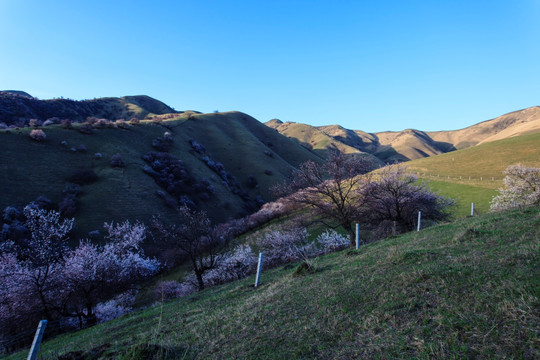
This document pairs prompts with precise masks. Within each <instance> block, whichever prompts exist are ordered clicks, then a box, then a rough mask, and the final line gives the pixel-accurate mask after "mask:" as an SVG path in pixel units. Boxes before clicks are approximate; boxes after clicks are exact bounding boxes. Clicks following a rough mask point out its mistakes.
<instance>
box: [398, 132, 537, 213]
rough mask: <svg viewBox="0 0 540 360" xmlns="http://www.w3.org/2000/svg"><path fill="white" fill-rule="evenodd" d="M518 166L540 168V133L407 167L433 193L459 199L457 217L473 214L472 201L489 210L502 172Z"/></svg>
mask: <svg viewBox="0 0 540 360" xmlns="http://www.w3.org/2000/svg"><path fill="white" fill-rule="evenodd" d="M516 163H522V164H524V165H527V166H535V167H540V133H536V134H529V135H522V136H517V137H513V138H509V139H504V140H499V141H494V142H490V143H486V144H482V145H478V146H475V147H472V148H468V149H464V150H458V151H454V152H450V153H446V154H442V155H437V156H432V157H429V158H425V159H419V160H414V161H410V162H407V164H406V165H407V166H408V167H409V168H410V169H411V170H413V171H415V172H418V175H419V177H420V178H422V179H424V180H426V181H428V183H429V184H430V186H431V187H432V188H433V189H434V190H436V191H439V192H440V193H441V194H443V195H446V196H448V197H450V198H455V199H457V200H458V207H457V209H456V210H455V214H456V215H457V216H465V215H467V214H470V206H471V202H474V203H475V208H476V209H477V210H478V211H479V212H486V211H487V210H488V209H489V203H490V201H491V199H492V197H493V196H494V195H496V194H497V191H496V190H497V189H498V188H500V187H502V178H503V176H504V175H503V171H504V170H505V169H506V168H507V167H508V166H509V165H512V164H516ZM469 176H470V177H471V179H470V180H469ZM460 177H461V179H460ZM492 179H493V180H492Z"/></svg>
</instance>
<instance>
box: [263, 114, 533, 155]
mask: <svg viewBox="0 0 540 360" xmlns="http://www.w3.org/2000/svg"><path fill="white" fill-rule="evenodd" d="M266 125H267V126H270V127H272V128H274V129H276V130H277V131H279V132H280V133H282V134H283V135H285V136H288V137H292V138H296V139H297V140H298V141H299V142H300V143H301V144H303V145H304V146H306V145H307V146H308V147H310V148H314V149H315V148H316V149H326V150H327V149H329V148H330V147H336V148H343V147H345V148H346V149H347V150H348V152H354V150H350V149H349V148H353V149H356V150H357V151H361V152H367V153H369V154H372V155H374V156H376V157H377V158H379V159H380V160H381V161H384V162H387V163H391V162H402V161H408V160H415V159H421V158H425V157H429V156H433V155H438V154H443V153H446V152H449V151H453V150H458V149H464V148H467V147H471V146H475V145H479V144H484V143H488V142H492V141H496V140H501V139H505V138H509V137H514V136H519V135H524V134H530V133H535V132H540V106H533V107H530V108H526V109H522V110H517V111H513V112H510V113H507V114H504V115H501V116H499V117H497V118H494V119H490V120H486V121H482V122H480V123H478V124H475V125H472V126H469V127H466V128H463V129H459V130H451V131H426V132H424V131H421V130H417V129H405V130H402V131H383V132H376V133H367V132H364V131H361V130H350V129H346V128H344V127H342V126H340V125H327V126H311V125H307V124H298V123H291V122H286V123H283V122H279V123H278V122H275V121H270V122H267V123H266ZM293 129H296V130H293ZM298 129H301V131H298ZM320 133H322V134H324V135H325V136H327V137H328V139H327V138H323V137H321V136H320Z"/></svg>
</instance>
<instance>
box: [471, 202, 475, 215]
mask: <svg viewBox="0 0 540 360" xmlns="http://www.w3.org/2000/svg"><path fill="white" fill-rule="evenodd" d="M471 216H474V203H471Z"/></svg>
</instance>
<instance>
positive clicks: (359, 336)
mask: <svg viewBox="0 0 540 360" xmlns="http://www.w3.org/2000/svg"><path fill="white" fill-rule="evenodd" d="M539 229H540V208H530V209H526V210H524V211H518V210H514V211H510V212H503V213H496V214H489V215H485V216H481V217H474V218H467V219H463V220H460V221H458V222H455V223H451V224H443V225H438V226H434V227H432V228H428V229H425V230H422V231H420V232H411V233H408V234H405V235H402V236H398V237H395V238H392V239H387V240H382V241H378V242H375V243H371V244H368V245H366V246H363V247H361V249H360V250H359V251H354V250H345V251H342V252H338V253H334V254H331V255H327V256H324V257H321V258H319V259H317V260H316V261H315V264H316V266H317V271H316V272H315V273H311V274H307V275H304V276H294V273H295V269H296V267H295V266H285V267H283V268H277V269H273V270H266V271H264V273H263V276H262V285H261V286H260V287H259V288H253V286H252V283H253V277H251V278H248V279H246V280H241V281H237V282H233V283H229V284H226V285H223V286H218V287H214V288H210V289H206V290H204V291H202V292H199V293H196V294H194V295H191V296H189V297H187V298H183V299H178V300H174V301H171V302H168V303H164V304H162V305H158V306H155V307H153V308H149V309H147V310H144V311H140V312H137V313H134V314H131V315H128V316H124V317H122V318H120V319H117V320H115V321H112V322H109V323H104V324H100V325H97V326H95V327H92V328H89V329H87V330H84V331H80V332H78V333H73V334H67V335H63V336H59V337H57V338H55V339H52V340H50V341H46V342H45V343H44V345H43V346H42V350H41V356H42V358H43V359H56V358H60V356H62V358H64V359H68V358H122V359H134V358H153V359H180V358H183V359H210V358H216V357H218V358H223V359H238V358H241V359H357V358H379V359H388V358H407V359H408V358H416V359H431V358H438V359H458V358H523V359H533V358H538V357H540V351H539V348H538V341H539V337H538V334H539V332H538V331H539V329H540V317H539V313H538V307H539V306H540V302H539V295H540V281H539V279H540V273H539V269H540V266H539V265H540V264H539V258H538V250H539V247H540V231H539ZM24 357H26V353H22V352H21V353H19V354H17V355H13V356H10V357H8V358H9V359H22V358H24Z"/></svg>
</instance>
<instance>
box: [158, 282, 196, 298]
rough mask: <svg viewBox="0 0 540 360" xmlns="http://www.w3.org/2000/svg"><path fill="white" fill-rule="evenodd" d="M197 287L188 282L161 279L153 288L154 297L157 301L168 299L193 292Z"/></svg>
mask: <svg viewBox="0 0 540 360" xmlns="http://www.w3.org/2000/svg"><path fill="white" fill-rule="evenodd" d="M196 291H197V288H196V287H195V286H193V285H191V284H189V283H186V282H184V283H179V282H178V281H174V280H170V281H162V282H160V283H158V284H157V285H156V288H155V290H154V298H155V299H156V300H157V301H161V300H170V299H175V298H179V297H183V296H187V295H189V294H193V293H194V292H196Z"/></svg>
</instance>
